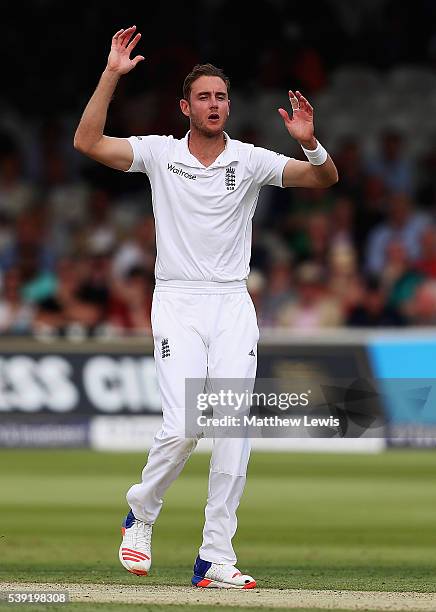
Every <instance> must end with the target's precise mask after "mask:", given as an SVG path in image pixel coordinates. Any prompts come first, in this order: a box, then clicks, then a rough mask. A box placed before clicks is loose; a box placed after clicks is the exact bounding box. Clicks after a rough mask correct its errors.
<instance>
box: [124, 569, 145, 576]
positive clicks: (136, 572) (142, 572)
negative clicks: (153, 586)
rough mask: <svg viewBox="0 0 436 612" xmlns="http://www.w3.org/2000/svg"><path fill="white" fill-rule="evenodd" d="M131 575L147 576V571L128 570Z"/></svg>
mask: <svg viewBox="0 0 436 612" xmlns="http://www.w3.org/2000/svg"><path fill="white" fill-rule="evenodd" d="M127 571H128V572H130V573H131V574H135V575H136V576H147V572H146V571H145V570H127Z"/></svg>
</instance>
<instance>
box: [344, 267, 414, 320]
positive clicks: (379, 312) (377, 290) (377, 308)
mask: <svg viewBox="0 0 436 612" xmlns="http://www.w3.org/2000/svg"><path fill="white" fill-rule="evenodd" d="M405 323H406V321H405V318H404V317H403V316H402V315H401V314H400V312H399V311H398V310H397V309H396V308H395V307H394V306H391V305H388V304H386V291H385V289H384V288H383V285H382V284H381V283H380V281H379V280H378V279H377V278H375V277H371V278H369V279H368V280H367V281H366V283H365V287H364V290H363V293H362V296H361V299H360V300H359V303H357V304H356V305H355V306H354V307H353V308H352V309H351V310H350V312H349V313H348V316H347V319H346V325H347V326H349V327H398V326H401V325H405Z"/></svg>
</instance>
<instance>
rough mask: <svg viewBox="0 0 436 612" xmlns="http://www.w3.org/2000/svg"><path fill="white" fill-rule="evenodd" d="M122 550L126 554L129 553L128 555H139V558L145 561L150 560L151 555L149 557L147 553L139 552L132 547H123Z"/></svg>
mask: <svg viewBox="0 0 436 612" xmlns="http://www.w3.org/2000/svg"><path fill="white" fill-rule="evenodd" d="M121 552H122V553H123V554H124V553H126V554H128V555H135V557H138V559H141V560H142V561H144V560H145V559H148V560H150V557H148V556H147V555H145V554H144V553H142V552H139V551H137V550H133V549H132V548H122V549H121Z"/></svg>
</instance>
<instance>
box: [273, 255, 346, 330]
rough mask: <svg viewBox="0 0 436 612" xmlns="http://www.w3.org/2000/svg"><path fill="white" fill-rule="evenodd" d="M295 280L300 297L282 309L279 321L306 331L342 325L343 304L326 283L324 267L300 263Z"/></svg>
mask: <svg viewBox="0 0 436 612" xmlns="http://www.w3.org/2000/svg"><path fill="white" fill-rule="evenodd" d="M296 280H297V297H296V299H294V300H291V301H289V302H287V303H286V304H284V305H283V306H282V307H281V308H280V309H279V311H278V313H277V317H276V323H277V324H278V325H281V326H283V327H291V328H293V329H299V330H304V331H315V330H317V329H320V328H323V327H337V326H338V325H341V323H342V313H341V308H340V305H339V304H338V303H337V301H336V300H335V299H332V298H331V297H330V295H329V293H328V291H326V289H325V287H324V286H323V272H322V268H321V267H320V266H318V265H317V264H316V263H314V262H306V263H304V264H301V265H300V267H299V268H298V269H297V272H296Z"/></svg>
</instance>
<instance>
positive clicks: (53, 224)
mask: <svg viewBox="0 0 436 612" xmlns="http://www.w3.org/2000/svg"><path fill="white" fill-rule="evenodd" d="M71 135H72V134H71V132H69V131H68V130H67V129H63V127H62V125H61V124H59V123H58V122H56V121H52V122H48V123H47V124H45V125H43V126H42V127H41V129H40V130H39V131H38V132H37V134H36V137H35V139H34V142H33V146H31V147H29V148H28V149H27V150H26V151H24V152H23V150H20V148H19V146H18V145H17V143H16V141H15V140H14V139H13V138H12V137H11V136H10V135H8V134H6V133H3V134H2V135H1V137H0V287H1V293H0V330H1V333H3V334H18V335H26V334H35V335H38V336H68V337H88V336H114V335H129V334H149V333H150V307H151V298H152V292H153V286H154V278H153V269H154V261H155V241H154V223H153V216H152V210H151V194H150V189H149V185H148V180H147V179H146V177H144V176H143V175H140V174H139V175H128V174H124V173H119V172H116V171H112V170H108V169H105V168H101V167H100V166H98V165H97V164H94V163H93V162H89V161H88V160H86V159H84V158H83V159H82V158H81V157H79V156H78V155H77V154H76V153H75V152H74V151H73V150H72V146H71V142H69V138H71ZM236 136H237V135H236ZM251 139H252V141H256V132H255V129H254V127H253V128H252V129H251ZM257 144H258V143H257ZM378 145H379V146H378V150H377V152H376V154H373V155H371V157H370V158H369V159H368V158H367V157H366V156H365V154H364V153H363V152H362V150H361V148H360V146H359V142H358V141H357V140H355V139H353V138H351V137H350V138H348V139H344V140H343V142H341V144H340V146H339V147H338V150H336V151H332V152H331V153H332V155H333V156H334V159H335V161H336V164H337V166H338V170H339V175H340V181H339V183H338V184H337V185H336V186H335V187H334V188H330V189H327V190H322V189H292V190H289V189H286V190H285V189H283V190H282V189H277V188H274V187H265V188H263V190H262V191H261V196H260V198H259V202H258V208H257V213H256V215H255V218H254V235H253V250H252V265H251V274H250V277H249V281H248V286H249V291H250V293H251V295H252V297H253V300H254V303H255V306H256V310H257V313H258V316H259V322H260V325H261V326H264V327H266V326H268V327H271V326H272V327H276V326H282V327H285V328H288V329H298V330H318V329H320V328H329V327H337V326H350V327H378V326H383V327H392V326H405V325H420V326H425V325H435V324H436V206H435V203H436V153H435V151H434V149H433V150H429V151H428V154H427V155H426V156H425V157H424V158H422V159H414V158H409V157H408V156H407V154H406V153H405V151H406V147H405V142H404V140H403V137H402V136H401V135H400V134H399V133H395V132H392V131H386V132H384V133H383V134H382V135H381V136H380V141H379V143H378ZM35 177H36V178H35Z"/></svg>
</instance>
